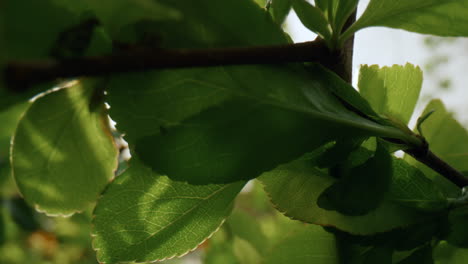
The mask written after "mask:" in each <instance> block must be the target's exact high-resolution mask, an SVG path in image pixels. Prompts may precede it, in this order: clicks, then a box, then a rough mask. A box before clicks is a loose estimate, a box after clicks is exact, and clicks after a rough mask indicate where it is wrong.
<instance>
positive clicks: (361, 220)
mask: <svg viewBox="0 0 468 264" xmlns="http://www.w3.org/2000/svg"><path fill="white" fill-rule="evenodd" d="M259 179H260V180H261V182H262V183H263V184H264V186H265V190H266V192H267V193H268V194H269V196H270V198H271V200H272V202H273V204H274V205H275V206H276V208H277V209H278V210H279V211H281V212H283V213H284V214H285V215H287V216H289V217H290V218H293V219H297V220H301V221H304V222H308V223H314V224H319V225H324V226H334V227H336V228H338V229H340V230H343V231H346V232H350V233H353V234H361V235H366V234H373V233H378V232H385V231H388V230H391V229H394V228H397V227H403V226H407V225H410V224H412V223H416V222H420V221H422V220H423V219H424V217H425V215H424V214H422V213H419V212H416V211H414V210H413V209H410V208H408V207H405V206H401V205H398V204H396V203H395V202H392V201H389V199H388V195H387V196H386V197H385V198H384V201H382V203H381V204H380V206H379V207H377V208H376V209H375V210H373V211H371V212H369V213H368V214H366V215H363V216H346V215H343V214H340V213H338V212H335V211H327V210H324V209H321V208H320V207H318V206H317V204H316V202H317V198H318V197H319V195H320V194H321V193H322V192H323V191H324V190H325V189H327V188H328V187H329V186H331V185H332V184H333V183H334V182H335V181H336V179H335V178H334V177H332V176H329V175H328V174H327V173H325V172H324V171H323V170H319V169H317V168H314V165H313V162H312V161H311V160H310V159H307V158H304V159H300V160H297V161H294V162H291V163H289V164H286V165H282V166H279V167H278V168H276V169H275V170H273V171H271V172H267V173H265V174H263V175H262V176H261V177H260V178H259ZM291 194H293V195H291Z"/></svg>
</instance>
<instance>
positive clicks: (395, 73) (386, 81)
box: [358, 63, 423, 125]
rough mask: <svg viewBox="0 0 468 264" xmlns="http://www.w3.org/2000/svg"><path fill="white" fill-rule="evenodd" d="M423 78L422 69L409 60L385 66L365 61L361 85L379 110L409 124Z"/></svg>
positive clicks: (369, 100) (360, 78) (367, 96)
mask: <svg viewBox="0 0 468 264" xmlns="http://www.w3.org/2000/svg"><path fill="white" fill-rule="evenodd" d="M422 81H423V75H422V71H421V69H420V68H419V67H415V66H414V65H412V64H409V63H407V64H406V65H405V66H400V65H394V66H392V67H382V68H379V66H378V65H372V66H368V65H363V66H361V70H360V73H359V84H358V87H359V91H360V92H361V95H362V96H363V97H364V98H366V99H367V100H368V102H369V103H370V104H371V105H372V107H373V109H374V110H375V111H376V112H377V113H379V114H382V115H384V116H387V117H389V118H392V119H397V120H399V121H400V122H402V123H403V124H405V125H406V124H408V122H409V120H410V118H411V115H412V114H413V111H414V107H415V106H416V102H417V101H418V97H419V92H420V91H421V87H422Z"/></svg>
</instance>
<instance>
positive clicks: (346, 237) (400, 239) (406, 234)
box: [326, 216, 443, 251]
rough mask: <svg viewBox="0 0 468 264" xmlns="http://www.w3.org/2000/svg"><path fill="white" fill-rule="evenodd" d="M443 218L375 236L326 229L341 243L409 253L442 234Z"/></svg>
mask: <svg viewBox="0 0 468 264" xmlns="http://www.w3.org/2000/svg"><path fill="white" fill-rule="evenodd" d="M442 223H443V221H442V218H441V217H434V216H429V217H427V218H426V219H423V220H421V221H419V222H418V223H415V224H412V225H409V226H405V227H400V228H397V229H394V230H390V231H387V232H383V233H376V234H373V235H364V236H362V235H352V234H349V233H346V232H344V231H340V230H337V229H335V228H330V227H326V229H327V230H328V231H329V232H331V233H333V234H335V235H336V236H337V238H339V240H340V241H341V242H340V243H344V244H349V245H355V246H359V247H388V248H391V249H392V250H397V251H408V250H412V249H414V248H417V247H421V246H423V245H424V244H427V243H428V242H431V241H432V239H433V237H435V236H437V235H439V234H440V231H441V224H442Z"/></svg>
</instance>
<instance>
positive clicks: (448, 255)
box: [434, 241, 468, 264]
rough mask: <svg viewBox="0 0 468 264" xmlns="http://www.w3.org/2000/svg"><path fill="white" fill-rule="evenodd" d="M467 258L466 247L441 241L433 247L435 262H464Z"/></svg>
mask: <svg viewBox="0 0 468 264" xmlns="http://www.w3.org/2000/svg"><path fill="white" fill-rule="evenodd" d="M467 259H468V249H465V248H458V247H455V246H452V245H450V244H449V243H447V242H446V241H441V242H439V244H438V245H437V246H436V247H435V248H434V263H435V264H464V263H466V260H467Z"/></svg>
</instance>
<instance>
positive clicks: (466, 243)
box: [446, 207, 468, 248]
mask: <svg viewBox="0 0 468 264" xmlns="http://www.w3.org/2000/svg"><path fill="white" fill-rule="evenodd" d="M467 221H468V208H466V207H461V208H457V209H453V210H451V211H450V213H449V215H448V234H447V237H446V240H447V242H448V243H450V244H452V245H454V246H457V247H463V248H468V232H467V230H466V223H467Z"/></svg>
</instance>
